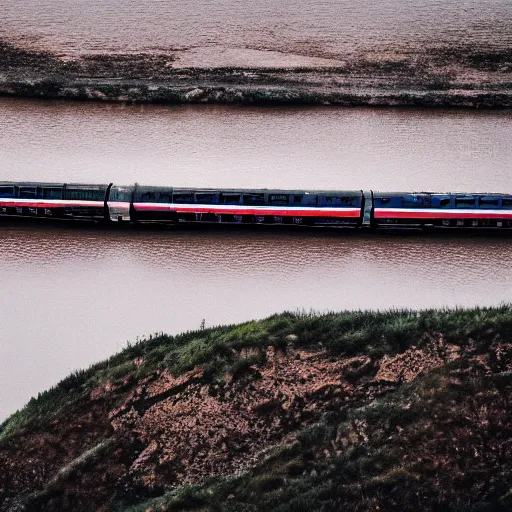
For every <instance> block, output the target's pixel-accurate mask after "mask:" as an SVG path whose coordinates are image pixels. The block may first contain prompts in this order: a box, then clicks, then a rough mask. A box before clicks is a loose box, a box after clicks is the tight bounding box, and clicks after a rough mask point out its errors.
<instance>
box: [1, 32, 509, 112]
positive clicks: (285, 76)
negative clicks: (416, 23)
mask: <svg viewBox="0 0 512 512" xmlns="http://www.w3.org/2000/svg"><path fill="white" fill-rule="evenodd" d="M175 61H176V58H175V55H173V54H168V55H167V54H164V55H162V54H137V55H133V54H132V55H83V56H81V57H78V58H74V59H70V58H64V57H59V56H57V55H54V54H52V53H49V52H41V51H35V50H29V49H23V48H20V47H16V46H13V45H12V44H9V43H7V42H2V41H0V95H3V96H20V97H36V98H57V99H59V98H61V99H75V100H85V101H115V102H129V103H224V104H242V105H253V104H258V105H274V104H277V105H279V104H303V105H315V104H316V105H326V104H328V105H354V106H355V105H373V106H422V107H462V108H482V107H483V108H509V107H511V106H512V49H506V48H505V49H499V50H498V49H487V50H483V49H481V48H472V47H460V48H430V49H426V50H425V51H424V52H423V53H414V54H392V53H390V52H386V53H383V54H379V53H372V54H369V53H368V54H363V55H359V56H355V57H354V56H352V57H347V59H346V60H345V61H341V62H342V65H340V66H338V67H313V68H298V67H294V68H249V67H242V68H238V67H236V68H228V67H223V68H182V67H177V65H176V62H175Z"/></svg>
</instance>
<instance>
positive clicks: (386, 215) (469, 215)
mask: <svg viewBox="0 0 512 512" xmlns="http://www.w3.org/2000/svg"><path fill="white" fill-rule="evenodd" d="M375 218H376V219H506V218H512V211H507V210H502V211H496V213H494V212H493V213H488V212H482V213H479V212H466V213H464V212H460V213H459V212H457V213H454V212H396V211H395V212H386V211H375Z"/></svg>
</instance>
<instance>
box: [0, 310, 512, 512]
mask: <svg viewBox="0 0 512 512" xmlns="http://www.w3.org/2000/svg"><path fill="white" fill-rule="evenodd" d="M511 392H512V307H511V306H506V305H504V306H501V307H496V308H489V309H486V308H479V309H473V310H462V309H458V310H429V311H418V312H414V311H391V312H383V313H378V312H373V313H372V312H344V313H337V314H334V313H333V314H327V315H314V314H292V313H284V314H281V315H275V316H272V317H270V318H267V319H265V320H262V321H257V322H248V323H245V324H241V325H233V326H224V327H215V328H210V329H200V330H198V331H196V332H188V333H185V334H181V335H178V336H167V335H156V336H150V337H148V338H147V339H145V340H142V341H139V342H138V343H136V344H134V345H131V346H128V347H127V348H126V349H124V350H123V351H122V352H120V353H118V354H116V355H114V356H112V357H111V358H110V359H109V360H108V361H104V362H101V363H98V364H96V365H94V366H93V367H91V368H89V369H88V370H84V371H77V372H75V373H73V374H72V375H70V376H69V377H68V378H66V379H64V380H63V381H61V382H60V383H58V384H57V385H56V386H55V387H53V388H52V389H50V390H48V391H46V392H43V393H40V394H39V396H38V397H37V398H33V399H32V400H31V401H30V402H29V403H28V404H27V405H26V407H25V408H23V409H22V410H20V411H18V412H17V413H15V414H14V415H13V416H11V417H10V418H8V419H7V420H6V421H5V422H4V423H3V424H2V425H1V426H0V510H2V512H7V511H9V512H14V511H21V510H26V511H28V510H37V511H57V510H58V511H66V510H73V511H76V512H79V511H99V510H102V511H105V510H113V511H125V512H126V511H131V512H135V511H157V510H158V511H165V510H224V511H244V510H245V511H254V510H271V509H274V510H276V511H287V510H294V511H297V510H308V511H309V510H341V509H343V510H353V511H356V510H357V511H363V510H381V511H385V510H412V509H413V508H414V509H421V510H510V507H511V506H512V491H511V488H510V481H511V477H512V462H511V461H512V443H511V441H510V440H511V439H512V407H511V406H512V398H511V397H512V393H511Z"/></svg>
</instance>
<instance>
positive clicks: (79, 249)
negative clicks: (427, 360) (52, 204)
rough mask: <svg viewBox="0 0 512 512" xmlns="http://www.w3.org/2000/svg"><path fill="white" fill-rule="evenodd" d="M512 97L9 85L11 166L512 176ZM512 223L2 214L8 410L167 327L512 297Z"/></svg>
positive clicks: (1, 351)
mask: <svg viewBox="0 0 512 512" xmlns="http://www.w3.org/2000/svg"><path fill="white" fill-rule="evenodd" d="M510 133H512V114H511V113H507V112H460V111H436V112H431V111H419V110H415V111H406V110H370V109H353V110H350V109H346V110H343V109H327V108H314V109H298V108H290V109H272V110H270V109H250V108H243V109H242V108H240V109H237V108H223V107H208V108H202V107H161V108H158V107H122V106H116V105H94V104H73V103H61V102H57V103H51V102H35V101H22V100H5V99H3V100H0V147H1V151H0V169H1V177H0V179H4V180H49V181H59V180H68V181H70V180H76V181H84V182H108V181H115V182H120V183H134V182H135V181H138V182H140V183H151V184H169V185H190V186H219V187H220V186H246V187H256V186H258V187H259V186H267V187H297V188H314V187H322V188H347V189H353V188H356V189H357V188H374V189H381V190H396V189H402V190H433V189H437V190H443V191H444V190H474V191H485V190H493V191H498V192H500V191H509V192H510V191H511V189H512V181H511V179H510V177H511V172H512V167H511V166H512V164H511V162H512V146H511V144H510ZM511 282H512V239H511V238H499V239H496V238H489V237H478V238H471V237H463V238H461V237H456V238H447V237H435V238H432V237H428V238H427V237H418V236H409V237H389V236H351V235H345V234H339V233H322V232H302V231H299V230H298V231H291V232H290V231H289V230H288V231H272V230H266V229H265V230H240V229H238V230H236V231H226V230H179V231H172V230H171V231H164V232H160V231H150V232H143V231H126V232H117V231H113V232H110V231H102V230H96V229H93V228H90V227H81V228H71V227H69V226H61V227H59V226H53V225H52V226H49V225H46V224H40V225H37V226H34V225H30V226H29V225H23V224H22V225H19V224H17V225H13V224H12V223H0V283H1V293H0V315H1V323H2V329H1V330H0V361H1V372H0V386H1V387H2V389H3V390H4V392H3V393H1V394H0V418H2V417H6V416H7V415H8V414H9V413H11V412H13V411H14V410H15V409H16V408H18V407H21V406H22V405H23V404H24V403H25V402H26V401H27V400H28V399H29V398H30V396H32V395H34V394H37V392H38V391H41V390H43V389H46V388H48V387H49V386H51V385H52V384H54V383H55V382H56V381H58V380H59V379H60V378H62V377H64V376H65V375H67V374H68V373H69V372H70V371H72V370H74V369H76V368H79V367H86V366H88V365H89V364H91V363H93V362H95V361H98V360H100V359H103V358H106V357H108V356H109V355H111V354H112V353H114V352H116V351H118V350H120V349H121V348H122V347H123V346H125V344H126V342H127V341H135V340H136V338H137V336H143V335H146V334H149V333H153V332H156V331H165V332H170V333H178V332H181V331H183V330H187V329H196V328H199V326H200V324H201V322H202V320H203V319H205V322H206V325H207V326H211V325H217V324H225V323H235V322H240V321H244V320H249V319H252V318H262V317H265V316H267V315H270V314H272V313H275V312H280V311H283V310H292V311H293V310H297V309H305V310H307V311H309V310H310V309H314V310H317V311H326V310H341V309H359V308H363V309H365V308H372V309H376V308H384V309H385V308H391V307H411V308H424V307H434V306H435V307H442V306H457V305H459V306H472V305H477V304H479V305H492V304H499V303H500V302H503V301H512V288H511V286H510V283H511Z"/></svg>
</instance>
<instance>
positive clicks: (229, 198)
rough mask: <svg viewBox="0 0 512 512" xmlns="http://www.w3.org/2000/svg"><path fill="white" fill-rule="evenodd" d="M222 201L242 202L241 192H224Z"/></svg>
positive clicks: (227, 202) (229, 202)
mask: <svg viewBox="0 0 512 512" xmlns="http://www.w3.org/2000/svg"><path fill="white" fill-rule="evenodd" d="M221 202H222V203H224V204H240V194H222V200H221Z"/></svg>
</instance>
